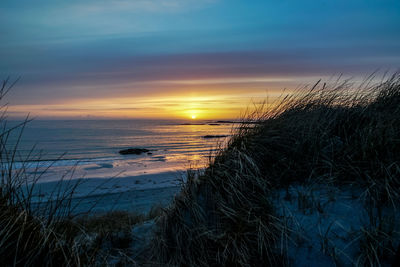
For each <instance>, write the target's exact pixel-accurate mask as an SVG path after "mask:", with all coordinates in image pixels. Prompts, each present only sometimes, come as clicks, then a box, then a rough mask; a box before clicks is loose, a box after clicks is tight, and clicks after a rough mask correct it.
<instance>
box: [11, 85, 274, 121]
mask: <svg viewBox="0 0 400 267" xmlns="http://www.w3.org/2000/svg"><path fill="white" fill-rule="evenodd" d="M280 94H281V91H278V90H277V91H268V93H266V92H265V91H258V92H256V91H246V92H229V93H227V92H223V91H221V90H218V89H216V90H215V92H214V93H210V92H201V91H193V92H190V93H186V92H184V93H180V92H177V93H176V94H175V95H173V94H170V95H168V96H166V95H152V96H126V97H114V98H97V99H93V98H92V99H88V98H86V99H79V100H77V99H75V100H70V101H64V102H59V103H53V104H48V105H14V106H10V108H9V111H10V112H9V114H10V115H11V116H18V117H24V116H25V115H26V114H27V113H30V114H31V115H32V116H34V117H38V118H78V119H79V118H81V119H95V118H108V119H136V118H138V119H191V120H214V119H237V118H239V117H241V115H243V114H244V113H245V112H246V109H248V108H250V109H252V108H253V107H254V106H255V105H257V103H261V102H262V101H263V100H265V99H266V96H267V95H268V97H269V100H273V99H276V98H277V97H279V95H280Z"/></svg>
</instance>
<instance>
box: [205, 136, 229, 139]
mask: <svg viewBox="0 0 400 267" xmlns="http://www.w3.org/2000/svg"><path fill="white" fill-rule="evenodd" d="M224 137H228V136H227V135H205V136H203V138H206V139H209V138H224Z"/></svg>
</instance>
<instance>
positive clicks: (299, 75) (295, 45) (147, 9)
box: [0, 0, 400, 119]
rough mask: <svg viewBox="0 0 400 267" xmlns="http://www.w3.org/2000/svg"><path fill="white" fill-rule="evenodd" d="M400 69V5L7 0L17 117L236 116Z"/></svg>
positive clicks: (0, 41)
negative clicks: (321, 82)
mask: <svg viewBox="0 0 400 267" xmlns="http://www.w3.org/2000/svg"><path fill="white" fill-rule="evenodd" d="M399 67H400V1H398V0H390V1H389V0H376V1H371V0H329V1H328V0H326V1H324V0H318V1H310V0H302V1H298V0H280V1H278V0H264V1H261V0H251V1H248V0H247V1H246V0H169V1H168V0H107V1H106V0H69V1H66V0H64V1H61V0H35V1H32V0H18V1H15V0H2V1H1V3H0V79H4V78H6V77H11V79H16V78H18V77H20V80H19V81H18V83H17V84H16V86H15V87H14V88H13V90H12V91H11V92H10V94H9V95H8V97H7V102H8V103H9V111H8V112H9V116H11V117H22V116H25V115H26V114H27V113H30V114H31V116H33V117H36V118H76V119H86V118H163V119H175V118H183V119H185V118H191V117H196V118H197V119H228V118H229V119H233V118H237V117H238V116H240V114H242V113H243V112H244V110H245V109H246V107H248V106H249V105H252V103H258V102H260V101H263V100H264V99H266V98H274V97H277V96H279V95H280V94H281V93H282V90H283V89H285V88H286V89H287V90H289V91H290V90H291V89H294V88H297V87H299V86H302V85H306V84H312V83H314V82H316V81H317V80H318V79H320V78H322V79H329V77H336V76H338V75H340V74H344V75H346V77H353V78H354V79H362V77H366V76H368V75H369V74H371V73H372V72H374V71H377V70H381V71H397V70H399Z"/></svg>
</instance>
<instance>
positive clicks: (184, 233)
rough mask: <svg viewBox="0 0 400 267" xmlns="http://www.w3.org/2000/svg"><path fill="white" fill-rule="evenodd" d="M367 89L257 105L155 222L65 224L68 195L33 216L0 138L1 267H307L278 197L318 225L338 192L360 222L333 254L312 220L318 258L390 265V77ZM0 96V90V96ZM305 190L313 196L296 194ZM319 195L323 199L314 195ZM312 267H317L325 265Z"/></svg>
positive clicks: (398, 87) (394, 133)
mask: <svg viewBox="0 0 400 267" xmlns="http://www.w3.org/2000/svg"><path fill="white" fill-rule="evenodd" d="M369 82H370V80H367V81H366V82H365V83H364V84H362V85H359V86H357V87H355V86H354V85H352V84H350V83H348V82H339V81H338V82H336V83H333V84H330V85H326V84H323V83H317V84H316V85H315V86H314V87H312V88H308V89H307V90H305V89H303V90H299V91H298V92H297V93H295V94H292V95H290V96H286V97H283V98H282V99H280V100H279V102H276V103H267V104H268V105H265V107H264V108H261V109H259V110H257V111H255V112H254V113H253V114H252V115H250V116H249V117H248V118H246V119H245V121H251V122H252V123H246V122H245V123H243V124H242V125H241V126H240V127H239V128H238V129H237V130H236V132H235V133H234V135H233V136H232V137H231V139H230V141H229V144H228V146H227V148H226V149H224V150H222V151H220V152H219V153H218V155H217V156H216V157H215V158H214V159H213V160H212V162H211V163H210V166H209V167H208V168H207V169H206V170H204V171H203V172H201V173H196V172H189V173H188V181H187V183H186V184H185V185H184V186H183V189H182V192H181V193H180V194H179V195H178V196H176V198H175V200H174V201H173V203H172V204H171V205H170V206H169V207H168V208H166V209H164V210H163V211H162V214H161V215H160V212H159V211H157V212H152V214H150V215H148V216H139V215H132V214H128V213H114V214H113V213H111V214H106V215H103V216H90V215H87V216H86V217H85V216H83V217H82V216H80V217H79V218H74V217H73V216H71V214H70V213H69V212H68V211H69V208H70V207H68V203H69V202H68V196H69V194H68V192H67V193H64V194H62V195H61V197H60V201H59V202H57V203H58V205H55V204H54V203H52V204H49V205H50V206H49V208H47V209H46V212H45V215H41V213H40V211H38V210H33V209H32V207H31V206H30V204H29V198H30V195H29V190H23V188H25V185H26V184H27V183H28V181H29V180H32V179H33V180H35V177H33V178H32V177H29V175H28V174H26V173H24V172H23V169H22V171H17V170H16V169H15V168H14V166H12V164H10V162H13V161H14V160H15V157H16V153H15V150H11V151H10V150H9V149H8V148H7V146H5V144H6V143H7V135H8V132H7V131H5V132H3V134H2V135H1V140H0V141H1V144H2V146H1V157H2V158H1V159H2V166H1V171H2V173H1V175H2V177H1V178H2V183H1V194H0V210H1V215H0V259H1V260H2V264H3V265H6V266H13V265H16V266H34V265H36V266H54V265H58V266H86V265H99V266H103V265H104V266H106V265H119V266H124V265H127V266H135V265H145V266H298V265H301V264H303V265H304V266H306V265H305V264H307V263H303V262H302V258H295V257H294V255H295V254H293V253H292V252H293V248H294V247H301V246H302V244H304V243H305V242H306V241H305V238H301V236H302V235H301V233H299V228H296V227H295V225H296V223H294V222H293V218H295V216H290V215H288V214H287V213H282V211H281V209H280V206H279V205H280V204H279V203H280V202H279V201H278V200H277V199H280V196H283V199H285V201H287V203H289V205H292V204H290V203H293V201H294V199H296V200H295V202H296V205H292V207H295V208H294V209H296V210H294V209H292V210H291V212H292V213H296V212H297V211H300V212H299V214H304V216H305V217H306V216H312V214H319V216H321V217H318V218H323V217H324V218H326V217H329V213H330V211H331V210H332V209H329V205H330V203H333V202H335V201H336V202H337V201H338V200H337V199H338V198H337V195H338V194H341V193H343V192H344V194H345V195H346V196H349V199H350V202H349V203H360V205H361V206H355V207H354V209H356V208H357V209H358V208H359V207H361V208H359V209H363V210H365V214H366V215H365V217H363V218H360V220H361V219H363V220H362V222H360V223H359V224H357V226H358V227H356V228H355V229H349V230H348V231H347V232H346V236H343V238H342V239H341V240H342V241H341V242H342V243H344V244H345V247H349V246H352V247H353V249H352V251H351V253H350V252H349V254H346V255H344V253H341V251H340V250H339V249H338V248H337V247H336V245H337V242H336V241H334V240H335V239H334V237H333V236H332V235H330V232H329V229H331V228H332V227H331V226H329V227H326V225H322V224H323V223H322V222H324V221H323V220H322V219H321V220H320V221H319V222H320V224H321V229H325V228H327V230H326V229H325V230H324V231H323V232H322V231H321V240H319V241H318V242H320V243H319V244H318V251H319V252H321V254H323V255H326V256H327V257H329V259H330V260H331V263H332V266H334V265H339V266H341V265H344V266H382V265H383V266H390V265H392V264H394V261H395V257H396V251H397V250H398V246H399V241H400V235H399V225H400V221H399V216H398V215H397V212H396V211H397V208H398V204H399V200H400V199H399V193H400V165H399V164H400V153H399V151H400V76H399V75H394V76H392V77H391V78H388V79H386V80H385V81H383V82H381V83H379V84H376V85H370V84H369ZM6 89H7V84H6V83H5V84H4V85H3V90H2V92H3V93H4V92H5V91H6ZM2 95H3V94H2ZM2 121H3V122H4V118H3V120H2ZM254 121H257V123H254ZM310 185H312V186H313V187H312V190H308V191H307V190H306V191H304V190H302V188H305V187H307V188H309V187H308V186H310ZM327 186H329V190H328V191H329V200H327V201H325V200H323V199H320V198H319V196H321V194H317V195H316V194H315V192H318V193H320V192H321V191H323V190H325V189H326V188H328V187H327ZM26 188H29V187H26ZM322 188H323V189H322ZM332 188H335V190H336V191H335V190H331V189H332ZM296 190H297V191H296ZM294 192H295V193H294ZM332 192H333V193H332ZM335 192H336V193H335ZM353 200H354V202H352V201H353ZM346 201H347V200H346ZM63 210H65V211H64V212H62V211H63ZM42 214H43V213H42ZM354 214H356V212H355V213H354ZM154 218H155V219H154ZM297 218H298V217H297ZM345 219H346V218H345ZM149 220H153V221H155V224H153V227H152V229H153V233H152V234H151V241H150V242H147V243H146V244H143V246H144V247H143V248H142V249H141V250H140V253H139V254H138V253H136V254H135V253H133V254H129V253H128V251H129V247H130V246H132V245H131V244H132V240H126V238H127V237H128V238H129V236H130V233H129V232H130V231H131V229H132V227H133V226H134V225H135V224H137V223H138V222H143V221H149ZM344 222H346V220H344ZM342 224H343V222H342ZM345 226H346V225H343V228H346V227H345ZM323 227H325V228H323ZM125 232H128V233H127V234H125V235H124V234H121V233H125ZM312 241H314V240H312ZM315 247H317V245H316V244H315ZM304 251H315V248H309V249H308V250H304ZM310 253H311V252H310ZM313 253H314V252H313ZM302 256H303V257H305V255H302ZM315 260H316V262H314V263H315V266H319V265H320V266H322V265H323V264H322V263H321V264H318V262H317V258H315ZM393 266H395V265H393Z"/></svg>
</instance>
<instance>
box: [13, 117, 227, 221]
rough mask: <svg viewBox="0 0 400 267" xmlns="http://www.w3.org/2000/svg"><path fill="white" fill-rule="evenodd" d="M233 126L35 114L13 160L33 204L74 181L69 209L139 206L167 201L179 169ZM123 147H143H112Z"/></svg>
mask: <svg viewBox="0 0 400 267" xmlns="http://www.w3.org/2000/svg"><path fill="white" fill-rule="evenodd" d="M16 123H17V122H14V124H16ZM232 127H233V124H232V122H230V121H227V122H218V123H216V122H213V121H195V122H194V121H177V120H176V121H165V120H157V121H155V120H150V121H146V120H120V121H118V120H117V121H107V120H97V121H79V120H76V121H60V120H58V121H35V120H34V121H32V122H29V123H28V124H27V126H26V128H25V129H24V132H23V136H24V139H23V140H22V142H21V143H20V144H19V146H18V147H17V151H18V155H19V158H20V160H19V161H17V162H16V163H15V168H16V170H17V171H18V170H19V169H21V168H24V169H25V170H26V172H27V173H29V174H30V177H31V182H32V184H34V190H33V197H32V202H33V203H34V204H38V203H45V202H47V201H55V200H56V199H57V198H58V197H59V196H58V194H56V193H55V192H57V191H58V190H59V189H60V188H62V190H61V191H68V188H73V193H72V194H71V196H72V198H73V200H72V203H73V205H72V206H73V207H74V209H73V213H76V214H79V213H84V212H88V211H89V210H90V211H91V212H107V211H110V210H124V211H134V212H139V213H145V212H148V211H149V210H150V209H151V207H153V206H166V205H168V203H170V202H171V200H172V198H173V196H174V195H175V194H176V193H177V192H179V190H180V186H181V184H182V182H184V181H185V180H186V171H187V170H188V169H195V170H197V169H201V168H204V167H205V166H207V164H208V163H209V160H210V156H212V155H213V154H215V153H216V152H217V151H218V150H219V149H220V148H221V147H223V146H224V143H225V142H226V140H227V138H228V137H229V135H230V134H231V130H232ZM210 136H213V137H215V138H210ZM33 147H35V149H34V153H31V155H30V154H29V153H30V151H31V149H32V148H33ZM130 148H135V149H143V151H145V152H140V153H137V154H128V155H124V154H121V153H119V152H120V151H121V150H123V149H130ZM32 155H33V156H32ZM26 159H28V160H26Z"/></svg>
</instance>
